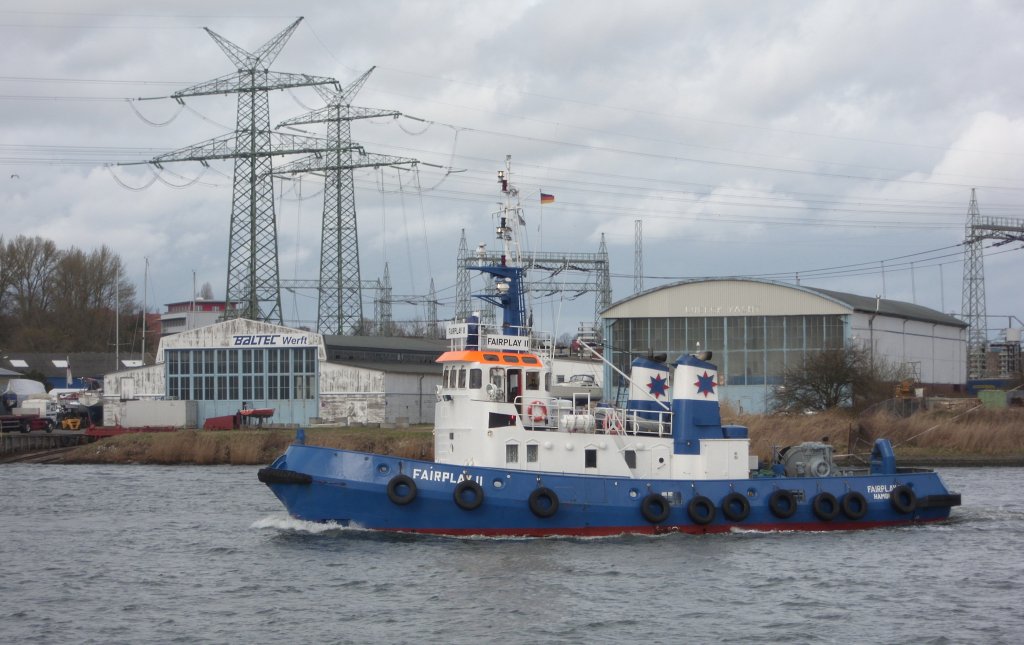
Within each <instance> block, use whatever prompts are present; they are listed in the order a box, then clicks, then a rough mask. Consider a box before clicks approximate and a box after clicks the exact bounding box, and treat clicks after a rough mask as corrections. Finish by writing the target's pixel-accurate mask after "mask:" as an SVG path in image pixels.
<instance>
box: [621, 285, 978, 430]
mask: <svg viewBox="0 0 1024 645" xmlns="http://www.w3.org/2000/svg"><path fill="white" fill-rule="evenodd" d="M601 317H602V320H603V330H604V338H605V345H606V356H607V357H608V358H609V359H610V360H611V361H612V363H613V364H614V365H615V366H616V367H618V368H619V369H621V370H623V371H624V372H628V371H629V370H628V366H629V362H630V361H631V360H632V358H633V357H635V356H638V355H639V356H644V355H647V354H648V353H654V354H659V353H664V354H667V355H668V357H669V358H670V359H671V358H674V357H676V356H678V355H680V354H683V353H687V352H695V351H697V349H698V348H699V349H702V350H711V351H712V352H714V355H715V357H716V360H715V362H716V363H718V365H719V375H720V378H722V381H723V385H725V386H726V387H724V388H723V390H722V398H723V400H728V401H729V402H730V403H732V404H734V405H736V406H737V407H738V408H739V409H740V410H741V411H744V412H763V411H765V410H767V409H768V408H769V404H770V400H771V395H772V393H773V391H774V388H775V387H777V386H779V385H781V384H782V381H783V375H784V373H785V371H786V369H787V368H788V367H790V366H793V365H798V364H800V363H801V362H802V361H803V359H804V357H805V356H806V355H807V354H808V353H813V352H817V351H821V350H824V349H837V348H842V347H844V346H851V345H852V346H859V347H864V348H873V351H874V353H875V355H876V356H878V357H880V358H883V359H884V360H886V361H888V362H890V363H893V364H897V365H903V366H906V367H908V368H909V369H911V370H912V371H913V373H914V374H916V375H917V379H918V381H919V382H920V383H922V384H925V385H929V386H932V387H933V388H934V389H938V390H943V389H945V390H956V389H959V387H960V385H961V384H963V383H964V381H965V378H966V355H967V354H966V352H967V331H966V330H967V324H966V323H964V322H962V321H960V320H959V319H957V318H955V317H953V316H951V315H948V314H944V313H942V312H939V311H935V310H933V309H929V308H927V307H922V306H920V305H915V304H911V303H906V302H899V301H895V300H886V299H882V298H871V297H865V296H859V295H856V294H851V293H843V292H839V291H829V290H826V289H817V288H814V287H805V286H801V285H793V284H787V283H783V282H775V281H771V280H760V279H752V278H711V279H698V280H684V281H681V282H676V283H672V284H668V285H664V286H660V287H657V288H654V289H649V290H647V291H643V292H641V293H638V294H635V295H632V296H630V297H628V298H625V299H623V300H620V301H619V302H616V303H615V304H613V305H612V306H610V307H608V308H607V309H605V310H604V311H602V312H601ZM618 381H619V378H618V376H617V375H615V374H614V372H613V371H612V370H611V369H610V368H606V372H605V383H609V384H611V386H610V387H611V388H612V390H613V392H612V394H614V388H615V385H616V384H617V383H618Z"/></svg>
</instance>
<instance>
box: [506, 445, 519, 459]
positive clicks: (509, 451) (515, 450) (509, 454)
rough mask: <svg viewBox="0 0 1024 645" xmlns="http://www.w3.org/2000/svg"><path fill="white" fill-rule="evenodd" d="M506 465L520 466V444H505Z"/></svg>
mask: <svg viewBox="0 0 1024 645" xmlns="http://www.w3.org/2000/svg"><path fill="white" fill-rule="evenodd" d="M505 463H506V464H518V463H519V444H518V443H507V444H505Z"/></svg>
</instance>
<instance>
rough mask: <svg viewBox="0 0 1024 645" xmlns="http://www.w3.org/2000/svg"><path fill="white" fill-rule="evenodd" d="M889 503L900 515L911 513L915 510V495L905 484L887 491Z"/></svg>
mask: <svg viewBox="0 0 1024 645" xmlns="http://www.w3.org/2000/svg"><path fill="white" fill-rule="evenodd" d="M889 503H890V504H892V507H893V508H894V509H896V510H897V511H898V512H900V513H913V512H914V511H915V510H916V509H917V494H916V493H915V492H914V489H913V488H911V487H910V486H907V485H906V484H900V485H899V486H897V487H896V488H894V489H892V490H891V491H889Z"/></svg>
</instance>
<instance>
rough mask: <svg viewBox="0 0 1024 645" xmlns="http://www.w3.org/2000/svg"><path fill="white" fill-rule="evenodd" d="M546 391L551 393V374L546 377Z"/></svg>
mask: <svg viewBox="0 0 1024 645" xmlns="http://www.w3.org/2000/svg"><path fill="white" fill-rule="evenodd" d="M544 391H545V392H550V391H551V372H548V373H547V374H545V375H544Z"/></svg>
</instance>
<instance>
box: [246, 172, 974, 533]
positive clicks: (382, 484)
mask: <svg viewBox="0 0 1024 645" xmlns="http://www.w3.org/2000/svg"><path fill="white" fill-rule="evenodd" d="M498 179H499V182H500V184H501V191H502V193H503V196H504V204H503V206H502V207H501V209H500V210H499V211H498V212H497V213H496V214H495V217H496V231H497V239H498V240H499V241H500V243H501V245H502V254H501V259H500V261H499V262H497V263H494V264H489V265H485V266H477V267H472V268H474V269H475V270H477V271H480V272H482V273H485V274H487V275H489V276H491V278H492V279H493V284H494V288H493V289H492V290H491V291H490V292H489V293H486V294H481V295H478V296H477V297H479V298H481V299H483V300H484V301H486V302H490V303H492V304H494V305H496V306H498V307H499V308H500V309H501V311H502V320H501V323H500V325H487V324H484V323H483V322H482V321H481V320H480V317H479V316H477V315H473V316H470V317H468V318H467V319H466V320H463V321H460V322H456V323H452V324H450V325H448V328H447V334H446V335H447V337H448V340H449V349H448V351H446V352H444V353H443V354H442V355H441V356H440V357H439V358H438V359H437V362H438V363H440V364H441V365H442V368H443V379H442V384H441V385H440V386H439V387H438V390H437V404H436V406H437V407H436V413H435V427H434V461H424V460H416V459H404V458H398V457H392V456H389V455H381V454H371V453H364V452H356V451H349V450H338V449H333V448H324V447H319V446H310V445H306V444H305V440H304V432H303V431H302V430H301V429H300V430H299V431H298V432H297V433H296V440H295V442H294V443H293V444H292V445H291V446H289V447H288V449H287V451H286V452H285V453H284V454H283V455H282V456H280V457H279V458H277V459H276V460H275V461H274V463H273V464H271V465H270V466H268V467H266V468H263V469H261V470H260V471H259V480H260V481H261V482H263V483H265V484H266V485H267V486H269V487H270V489H271V490H272V491H273V492H274V494H275V495H276V496H277V497H278V498H279V499H280V500H281V502H283V503H284V506H285V507H286V509H287V510H288V512H289V514H291V516H293V517H295V518H297V519H300V520H308V521H313V522H333V523H336V524H338V525H341V526H353V527H361V528H366V529H375V530H383V531H403V532H415V533H429V534H440V535H454V536H459V535H484V536H524V537H526V536H604V535H617V534H623V533H646V534H655V533H666V532H684V533H718V532H727V531H732V530H760V531H766V530H782V531H825V530H837V529H838V530H851V529H867V528H875V527H885V526H900V525H908V524H918V523H926V522H937V521H942V520H945V519H947V518H948V517H949V514H950V509H951V508H952V507H953V506H958V505H959V504H960V495H959V494H958V493H951V492H950V491H949V490H948V489H947V488H946V486H945V484H944V483H943V481H942V479H941V477H940V476H939V475H938V474H937V473H936V472H934V471H932V470H927V469H918V468H903V467H898V466H897V465H896V459H895V455H894V453H893V449H892V445H891V444H890V442H889V441H888V440H887V439H879V440H877V441H876V442H875V444H874V446H873V451H872V455H871V460H870V467H866V468H860V469H857V468H845V467H840V466H839V465H837V463H836V462H835V459H834V458H833V451H832V446H831V445H830V444H828V443H824V442H820V443H819V442H807V443H802V444H799V445H797V446H792V447H789V448H787V449H784V450H782V451H779V454H778V455H776V458H775V459H774V460H773V461H774V463H772V464H771V465H770V467H766V468H759V465H758V463H757V458H756V455H751V454H750V450H749V448H750V440H749V437H748V433H747V429H746V428H745V427H742V426H736V425H722V421H721V416H720V412H719V404H718V395H719V391H718V390H719V380H718V371H717V368H716V366H715V364H714V363H712V362H711V358H712V357H711V354H710V352H704V353H702V354H699V355H684V356H680V357H679V358H678V359H676V360H675V361H674V362H673V363H672V364H671V365H670V364H668V363H667V362H666V360H665V358H666V357H664V356H648V357H638V358H636V359H634V360H633V364H632V366H631V374H630V375H629V376H628V377H627V378H628V381H629V383H630V394H629V400H628V401H627V402H626V405H625V406H624V407H615V406H611V405H607V404H605V403H602V404H597V403H596V401H593V400H591V397H590V393H589V391H588V390H587V389H585V388H584V389H583V390H581V391H580V392H573V393H569V395H568V396H564V392H563V393H562V394H563V396H555V394H554V393H553V392H554V391H556V390H555V388H553V387H552V383H551V361H552V355H551V349H552V347H553V344H552V343H551V339H550V338H549V337H547V336H545V335H541V334H535V333H533V331H532V330H531V329H530V326H529V325H528V324H527V323H528V316H527V309H526V303H525V291H526V289H525V270H524V269H523V268H522V263H521V261H520V258H521V253H520V249H519V247H518V245H517V242H516V240H517V232H518V227H519V226H520V225H521V224H520V223H521V222H522V221H523V220H522V218H521V212H522V211H521V206H520V203H519V195H518V191H517V189H516V188H515V187H514V186H513V185H512V183H511V181H510V179H511V167H510V164H509V162H508V161H506V169H505V170H503V171H499V173H498ZM622 376H623V377H626V375H625V374H622Z"/></svg>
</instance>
